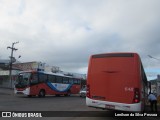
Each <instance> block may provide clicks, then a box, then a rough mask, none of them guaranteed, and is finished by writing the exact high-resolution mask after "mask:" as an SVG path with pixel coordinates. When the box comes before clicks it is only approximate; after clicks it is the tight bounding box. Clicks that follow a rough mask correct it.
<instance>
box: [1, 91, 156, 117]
mask: <svg viewBox="0 0 160 120" xmlns="http://www.w3.org/2000/svg"><path fill="white" fill-rule="evenodd" d="M0 111H1V112H2V111H15V112H16V111H17V112H22V113H23V112H26V111H32V112H34V111H36V112H38V111H39V112H40V113H41V112H42V111H44V113H45V114H44V115H46V113H47V114H49V116H54V117H45V119H46V120H48V119H51V118H54V120H60V119H62V120H80V119H82V118H83V119H86V120H97V119H105V120H106V119H114V120H115V119H120V117H107V118H106V114H107V115H110V111H109V112H108V111H105V110H100V109H95V108H90V107H87V106H86V105H85V98H81V97H79V96H78V95H72V96H69V97H65V96H60V97H56V96H46V97H45V98H38V97H32V98H28V97H25V96H19V95H18V96H17V95H14V94H13V90H10V89H2V88H0ZM46 111H49V112H46ZM108 113H109V114H108ZM42 115H43V112H42ZM125 118H126V117H123V118H122V119H125ZM132 118H134V119H135V117H132ZM132 118H129V119H132ZM139 118H143V119H147V120H148V119H157V118H155V117H139ZM12 119H15V120H17V118H12ZM26 119H27V118H26ZM30 119H31V118H30ZM34 119H37V120H39V119H40V120H41V119H44V117H43V118H34Z"/></svg>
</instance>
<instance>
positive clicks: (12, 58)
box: [7, 42, 19, 88]
mask: <svg viewBox="0 0 160 120" xmlns="http://www.w3.org/2000/svg"><path fill="white" fill-rule="evenodd" d="M17 43H19V42H13V43H12V47H10V46H8V47H7V49H8V48H9V49H11V56H10V65H9V66H10V67H9V79H10V87H11V88H12V63H13V62H15V61H16V60H15V58H14V57H13V51H16V50H18V49H16V48H14V45H15V44H17Z"/></svg>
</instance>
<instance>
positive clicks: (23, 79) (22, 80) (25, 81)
mask: <svg viewBox="0 0 160 120" xmlns="http://www.w3.org/2000/svg"><path fill="white" fill-rule="evenodd" d="M30 77H31V73H20V74H19V76H18V80H17V84H18V85H21V86H26V85H29V83H30V82H29V80H30Z"/></svg>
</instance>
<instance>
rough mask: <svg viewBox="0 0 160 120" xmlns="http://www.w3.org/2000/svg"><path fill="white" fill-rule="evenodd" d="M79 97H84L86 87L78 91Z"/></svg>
mask: <svg viewBox="0 0 160 120" xmlns="http://www.w3.org/2000/svg"><path fill="white" fill-rule="evenodd" d="M79 95H80V97H86V87H83V88H82V89H81V90H80V92H79Z"/></svg>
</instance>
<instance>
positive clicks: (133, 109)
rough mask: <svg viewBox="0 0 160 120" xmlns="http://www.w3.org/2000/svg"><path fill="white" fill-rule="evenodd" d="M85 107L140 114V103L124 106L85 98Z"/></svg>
mask: <svg viewBox="0 0 160 120" xmlns="http://www.w3.org/2000/svg"><path fill="white" fill-rule="evenodd" d="M86 105H87V106H88V107H95V108H100V109H111V110H120V111H129V112H141V111H142V109H141V102H140V103H134V104H125V103H117V102H109V101H101V100H93V99H90V98H88V97H86Z"/></svg>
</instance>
